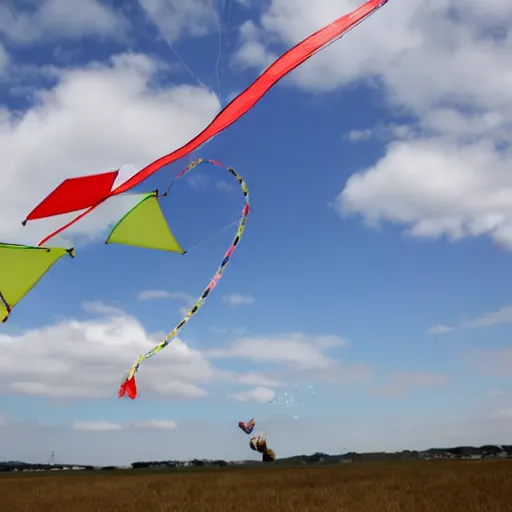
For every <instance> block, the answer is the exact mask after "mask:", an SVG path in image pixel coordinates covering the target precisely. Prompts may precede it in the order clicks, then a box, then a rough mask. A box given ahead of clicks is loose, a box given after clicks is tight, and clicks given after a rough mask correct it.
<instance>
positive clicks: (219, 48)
mask: <svg viewBox="0 0 512 512" xmlns="http://www.w3.org/2000/svg"><path fill="white" fill-rule="evenodd" d="M210 9H211V10H212V12H213V14H214V16H215V19H216V21H217V28H218V43H217V60H216V63H215V79H216V81H217V95H218V97H219V103H220V106H221V107H222V91H221V88H220V62H221V59H222V19H221V17H220V14H219V13H218V12H217V11H216V10H215V8H214V6H213V0H210Z"/></svg>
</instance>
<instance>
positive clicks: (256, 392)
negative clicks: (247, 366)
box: [228, 387, 276, 404]
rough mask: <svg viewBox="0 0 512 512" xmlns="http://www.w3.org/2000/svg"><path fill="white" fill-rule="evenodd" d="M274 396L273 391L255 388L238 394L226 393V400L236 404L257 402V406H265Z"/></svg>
mask: <svg viewBox="0 0 512 512" xmlns="http://www.w3.org/2000/svg"><path fill="white" fill-rule="evenodd" d="M275 396H276V392H275V391H274V390H272V389H269V388H264V387H256V388H253V389H249V390H247V391H240V392H238V393H228V398H231V399H233V400H236V401H237V402H257V403H259V404H266V403H267V402H269V401H270V400H272V399H273V398H274V397H275Z"/></svg>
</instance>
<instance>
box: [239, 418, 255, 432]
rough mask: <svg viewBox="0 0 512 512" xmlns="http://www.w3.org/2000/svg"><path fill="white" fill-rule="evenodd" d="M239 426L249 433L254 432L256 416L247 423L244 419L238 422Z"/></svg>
mask: <svg viewBox="0 0 512 512" xmlns="http://www.w3.org/2000/svg"><path fill="white" fill-rule="evenodd" d="M238 426H239V427H240V428H241V429H242V430H243V431H244V432H245V433H246V434H247V435H249V434H252V431H253V430H254V426H255V421H254V418H251V419H250V420H249V421H248V422H247V423H244V422H243V421H239V422H238Z"/></svg>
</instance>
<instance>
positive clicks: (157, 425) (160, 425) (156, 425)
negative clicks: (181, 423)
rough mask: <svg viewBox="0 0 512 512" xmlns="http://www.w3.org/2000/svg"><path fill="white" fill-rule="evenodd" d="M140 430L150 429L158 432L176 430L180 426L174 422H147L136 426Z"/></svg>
mask: <svg viewBox="0 0 512 512" xmlns="http://www.w3.org/2000/svg"><path fill="white" fill-rule="evenodd" d="M135 426H136V427H138V428H148V429H157V430H175V429H176V428H178V424H177V423H176V422H175V421H172V420H146V421H139V422H137V423H136V424H135Z"/></svg>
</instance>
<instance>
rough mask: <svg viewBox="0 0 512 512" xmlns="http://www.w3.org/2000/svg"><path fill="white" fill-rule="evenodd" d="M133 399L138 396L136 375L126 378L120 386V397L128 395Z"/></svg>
mask: <svg viewBox="0 0 512 512" xmlns="http://www.w3.org/2000/svg"><path fill="white" fill-rule="evenodd" d="M127 395H128V398H131V399H132V400H135V399H136V398H137V383H136V382H135V376H133V377H130V378H129V379H126V380H125V381H124V382H123V383H122V384H121V387H120V388H119V393H118V397H119V398H123V397H124V396H127Z"/></svg>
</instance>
